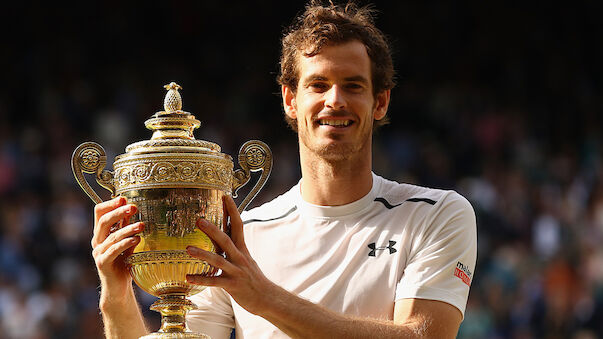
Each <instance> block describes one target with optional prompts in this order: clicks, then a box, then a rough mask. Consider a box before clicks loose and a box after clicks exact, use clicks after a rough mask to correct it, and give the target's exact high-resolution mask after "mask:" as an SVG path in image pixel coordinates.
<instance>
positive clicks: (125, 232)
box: [93, 222, 144, 254]
mask: <svg viewBox="0 0 603 339" xmlns="http://www.w3.org/2000/svg"><path fill="white" fill-rule="evenodd" d="M143 230H144V224H143V223H142V222H137V223H134V224H132V225H128V226H126V227H123V228H121V229H119V230H117V231H115V232H113V233H111V234H110V235H109V236H108V237H107V238H106V239H105V241H103V242H102V243H100V244H98V245H97V246H96V248H94V251H93V253H98V254H101V253H104V252H105V251H107V249H108V248H109V247H111V246H113V245H114V244H116V243H118V242H120V241H122V240H123V239H126V238H132V237H133V236H135V235H136V234H138V233H140V232H142V231H143Z"/></svg>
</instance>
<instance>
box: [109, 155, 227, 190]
mask: <svg viewBox="0 0 603 339" xmlns="http://www.w3.org/2000/svg"><path fill="white" fill-rule="evenodd" d="M177 159H179V158H177ZM169 160H171V159H164V160H163V161H161V160H160V159H156V160H153V159H150V160H149V161H148V162H142V161H137V162H132V163H126V162H122V163H117V162H116V163H115V178H116V183H115V184H116V186H117V191H118V193H121V192H123V191H125V190H128V189H133V188H135V186H140V185H147V186H149V188H150V187H153V186H158V185H167V184H169V185H172V186H176V185H185V186H186V187H202V186H208V187H209V186H211V187H218V188H220V189H222V190H225V191H229V188H230V187H231V180H232V174H231V173H232V167H231V166H232V165H231V164H232V162H230V160H227V159H224V160H225V161H222V162H211V161H210V160H208V161H200V160H196V161H195V159H190V160H189V161H182V160H184V159H180V160H171V161H169ZM153 161H154V162H153Z"/></svg>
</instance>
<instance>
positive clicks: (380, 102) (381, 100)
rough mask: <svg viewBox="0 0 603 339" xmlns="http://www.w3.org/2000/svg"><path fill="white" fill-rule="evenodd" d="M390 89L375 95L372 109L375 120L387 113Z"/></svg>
mask: <svg viewBox="0 0 603 339" xmlns="http://www.w3.org/2000/svg"><path fill="white" fill-rule="evenodd" d="M390 94H391V90H389V89H388V90H386V91H383V92H380V93H377V95H376V96H375V109H374V110H373V117H374V118H375V120H381V119H383V118H384V117H385V114H386V113H387V108H388V107H389V98H390Z"/></svg>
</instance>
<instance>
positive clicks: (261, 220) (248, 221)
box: [243, 206, 297, 225]
mask: <svg viewBox="0 0 603 339" xmlns="http://www.w3.org/2000/svg"><path fill="white" fill-rule="evenodd" d="M296 209H297V206H293V208H292V209H290V210H289V211H287V213H285V214H283V215H281V216H280V217H276V218H272V219H249V220H245V221H243V225H245V224H248V223H251V222H267V221H274V220H278V219H282V218H284V217H286V216H288V215H289V214H291V213H293V211H295V210H296Z"/></svg>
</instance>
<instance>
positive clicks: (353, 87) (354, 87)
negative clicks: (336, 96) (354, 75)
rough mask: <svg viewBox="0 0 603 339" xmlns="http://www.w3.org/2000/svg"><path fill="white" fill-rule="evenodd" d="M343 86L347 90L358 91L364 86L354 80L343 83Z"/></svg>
mask: <svg viewBox="0 0 603 339" xmlns="http://www.w3.org/2000/svg"><path fill="white" fill-rule="evenodd" d="M345 88H347V89H348V90H351V91H354V92H358V91H361V90H362V89H363V88H364V86H362V85H361V84H359V83H356V82H350V83H347V84H346V85H345Z"/></svg>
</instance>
